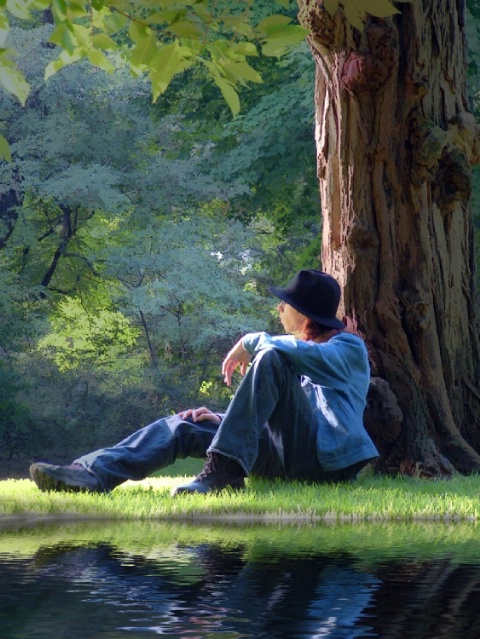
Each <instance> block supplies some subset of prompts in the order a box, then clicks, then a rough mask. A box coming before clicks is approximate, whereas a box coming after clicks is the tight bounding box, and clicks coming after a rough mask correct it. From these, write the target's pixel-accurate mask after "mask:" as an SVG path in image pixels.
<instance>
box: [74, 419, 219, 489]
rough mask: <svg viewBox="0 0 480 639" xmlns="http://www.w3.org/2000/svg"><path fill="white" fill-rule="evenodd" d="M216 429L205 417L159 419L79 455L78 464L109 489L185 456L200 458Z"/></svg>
mask: <svg viewBox="0 0 480 639" xmlns="http://www.w3.org/2000/svg"><path fill="white" fill-rule="evenodd" d="M217 429H218V424H217V423H216V422H211V421H208V420H205V421H202V422H197V423H194V422H192V421H188V420H187V421H186V420H182V419H181V418H180V417H179V416H178V415H172V416H170V417H165V418H163V419H159V420H158V421H156V422H153V423H152V424H149V425H148V426H145V427H144V428H141V429H140V430H138V431H136V432H135V433H133V434H132V435H129V436H128V437H127V438H126V439H124V440H122V441H121V442H119V443H118V444H116V445H115V446H112V447H111V448H101V449H99V450H96V451H94V452H92V453H89V454H87V455H83V456H82V457H80V458H79V459H77V460H75V462H74V463H76V464H81V465H82V466H83V467H84V468H86V469H87V470H88V471H89V472H91V473H92V474H93V475H95V477H97V479H98V480H99V481H100V482H101V484H102V485H103V487H104V488H105V489H106V490H111V489H113V488H115V486H118V485H119V484H121V483H123V482H124V481H126V480H127V479H133V480H140V479H144V478H145V477H148V476H149V475H150V474H151V473H153V472H154V471H156V470H160V469H161V468H165V467H166V466H169V465H171V464H173V463H174V461H175V460H176V459H184V458H185V457H198V458H204V457H205V456H206V454H207V453H206V451H207V448H208V447H209V446H210V444H211V442H212V439H213V437H214V435H215V432H216V430H217Z"/></svg>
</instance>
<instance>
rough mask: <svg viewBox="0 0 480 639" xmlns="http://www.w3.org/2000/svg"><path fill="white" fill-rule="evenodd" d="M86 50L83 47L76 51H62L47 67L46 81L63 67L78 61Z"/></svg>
mask: <svg viewBox="0 0 480 639" xmlns="http://www.w3.org/2000/svg"><path fill="white" fill-rule="evenodd" d="M83 54H84V52H83V51H82V50H81V49H76V50H75V51H74V53H72V54H70V53H68V52H67V51H62V52H61V54H60V55H59V56H58V58H57V59H56V60H53V61H52V62H50V64H48V65H47V67H46V69H45V76H44V77H45V82H46V81H47V80H48V79H49V78H51V77H52V75H54V74H55V73H57V71H60V69H63V67H66V66H67V65H69V64H73V63H74V62H78V60H80V59H81V58H82V57H83Z"/></svg>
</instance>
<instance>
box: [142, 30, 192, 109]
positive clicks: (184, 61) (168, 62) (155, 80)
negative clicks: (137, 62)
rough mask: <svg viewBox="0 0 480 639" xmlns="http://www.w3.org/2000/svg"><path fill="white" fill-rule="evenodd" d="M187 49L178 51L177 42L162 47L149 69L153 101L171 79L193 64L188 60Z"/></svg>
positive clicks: (164, 89) (183, 48) (163, 90)
mask: <svg viewBox="0 0 480 639" xmlns="http://www.w3.org/2000/svg"><path fill="white" fill-rule="evenodd" d="M188 51H189V50H188V48H187V47H182V50H181V49H180V47H179V45H178V43H177V42H175V43H173V44H168V45H166V46H164V47H162V48H161V49H160V50H159V52H158V53H157V55H156V56H155V58H154V60H153V61H152V64H151V67H150V69H151V70H150V81H151V83H152V91H153V101H154V102H155V101H156V100H157V98H158V97H159V96H160V95H161V94H162V93H164V92H165V91H166V89H167V87H168V85H169V84H170V82H171V80H172V78H173V77H174V76H175V75H176V74H177V73H181V72H182V71H185V69H188V67H189V66H191V65H192V64H193V59H188V56H186V55H185V54H186V53H188Z"/></svg>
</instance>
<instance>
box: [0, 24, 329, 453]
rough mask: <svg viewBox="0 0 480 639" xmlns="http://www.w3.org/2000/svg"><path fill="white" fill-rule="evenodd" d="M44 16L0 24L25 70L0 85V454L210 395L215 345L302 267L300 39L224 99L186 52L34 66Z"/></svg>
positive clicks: (306, 252)
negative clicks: (163, 70)
mask: <svg viewBox="0 0 480 639" xmlns="http://www.w3.org/2000/svg"><path fill="white" fill-rule="evenodd" d="M53 30H54V26H53V25H51V24H38V25H35V26H31V27H30V28H28V29H24V28H19V27H15V28H12V29H11V30H10V33H9V40H8V43H9V45H10V46H11V47H12V48H13V49H15V50H16V51H18V56H17V64H18V67H19V69H21V71H22V73H23V75H24V77H25V78H26V79H27V81H28V83H29V85H30V93H29V96H28V98H27V99H26V102H25V105H24V106H22V105H21V104H20V103H19V101H18V99H17V98H16V97H15V96H14V95H13V94H11V95H7V94H4V95H3V97H2V102H1V112H0V118H1V120H2V121H3V122H4V133H5V135H6V137H7V139H8V143H9V148H10V151H11V156H12V160H11V162H3V163H1V164H0V261H1V267H0V313H1V320H2V321H1V322H0V385H1V389H2V396H4V397H5V401H3V400H2V403H1V406H0V410H1V422H0V446H1V448H2V455H4V456H16V455H22V456H23V455H32V456H35V457H38V456H42V455H43V456H45V455H48V456H49V457H52V456H53V457H55V456H65V457H69V456H71V455H74V454H76V453H78V452H80V451H83V450H85V449H86V448H90V447H92V446H98V445H101V444H106V443H108V442H114V441H115V440H116V439H117V438H118V437H121V436H123V435H124V434H126V433H127V432H131V430H132V429H134V428H137V427H138V426H141V425H143V424H145V423H147V422H148V421H152V420H153V419H155V418H156V417H157V416H159V415H160V414H164V413H167V412H174V411H176V410H179V409H181V408H185V407H189V406H192V405H198V404H199V403H202V404H206V405H209V406H211V407H212V408H213V409H216V410H222V408H224V407H225V406H226V404H227V403H228V400H229V397H230V394H231V392H232V391H231V389H227V388H226V387H225V385H224V384H223V380H222V379H221V377H220V374H219V373H220V363H221V360H222V357H223V355H224V354H225V352H226V351H227V350H228V349H229V348H230V346H231V345H232V344H233V343H234V341H235V340H236V339H237V338H238V337H239V336H240V335H242V334H244V333H245V332H248V331H254V330H263V329H269V328H270V329H271V330H278V326H277V325H276V319H275V313H274V312H273V309H274V306H275V302H274V299H273V298H271V297H269V296H268V294H267V287H268V285H269V284H270V283H272V282H278V281H285V280H286V279H287V278H289V277H290V275H291V273H292V271H294V270H295V269H297V268H299V267H301V266H313V267H314V266H317V265H318V258H317V254H318V251H319V239H318V236H319V216H318V211H319V201H318V189H317V184H316V177H315V150H314V140H313V102H312V85H313V63H312V61H311V59H310V55H309V52H308V50H307V49H306V47H305V46H304V45H299V46H297V47H296V48H295V50H292V51H291V52H290V53H289V54H288V55H287V56H286V57H285V58H283V59H282V61H281V63H280V64H276V63H275V62H274V61H273V60H271V59H269V58H267V57H262V58H260V57H259V59H258V61H257V62H258V68H259V70H260V71H261V73H262V76H263V79H264V81H263V83H262V85H261V86H260V87H259V90H258V91H255V92H253V91H248V90H246V91H245V92H244V94H243V96H242V101H243V110H242V113H241V115H239V116H237V117H236V118H235V119H233V118H232V114H231V110H230V109H229V107H228V104H226V103H225V100H224V99H223V97H222V95H221V92H219V91H218V90H216V89H215V88H214V87H212V85H211V83H210V82H209V81H208V78H207V77H206V75H205V73H203V72H202V70H201V69H198V68H192V69H191V70H189V71H187V72H186V73H185V74H184V75H182V76H179V77H178V78H176V79H173V80H172V82H171V86H170V88H169V91H168V92H167V93H165V94H164V95H163V96H162V97H161V98H159V99H158V100H157V101H156V103H152V100H151V94H150V86H149V83H148V81H147V80H146V79H145V78H142V77H133V76H132V75H131V73H130V70H129V68H128V64H127V63H126V62H125V61H124V60H122V57H121V56H120V55H118V54H117V53H114V54H111V55H110V59H111V61H112V64H114V66H115V70H114V72H112V73H109V74H107V73H105V72H104V71H103V70H99V69H97V68H95V67H93V66H92V65H91V64H89V63H88V62H87V61H85V62H79V63H77V64H75V65H72V66H69V67H68V69H62V70H60V71H59V72H58V73H56V74H54V75H53V76H52V77H50V78H49V79H48V81H47V82H44V80H43V77H42V72H41V70H42V69H43V68H45V67H47V66H48V65H49V64H50V63H51V61H52V60H54V59H55V58H56V56H57V55H58V51H57V49H56V47H54V46H52V44H50V43H49V40H51V34H52V32H53Z"/></svg>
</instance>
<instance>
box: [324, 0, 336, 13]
mask: <svg viewBox="0 0 480 639" xmlns="http://www.w3.org/2000/svg"><path fill="white" fill-rule="evenodd" d="M339 4H340V0H323V8H324V9H325V10H326V11H328V13H329V14H330V15H331V16H333V15H334V13H336V11H337V9H338V5H339Z"/></svg>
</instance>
